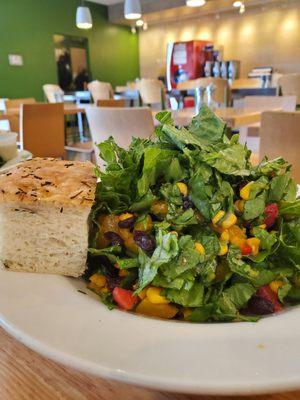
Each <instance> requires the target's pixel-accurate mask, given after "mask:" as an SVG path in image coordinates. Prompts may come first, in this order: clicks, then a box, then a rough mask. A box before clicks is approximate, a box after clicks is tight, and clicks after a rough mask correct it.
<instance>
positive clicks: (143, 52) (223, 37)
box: [139, 3, 300, 78]
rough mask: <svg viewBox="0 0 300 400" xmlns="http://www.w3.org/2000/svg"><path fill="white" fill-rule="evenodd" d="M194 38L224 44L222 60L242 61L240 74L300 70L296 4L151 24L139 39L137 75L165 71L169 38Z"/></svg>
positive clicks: (299, 18) (299, 24) (299, 8)
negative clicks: (269, 69)
mask: <svg viewBox="0 0 300 400" xmlns="http://www.w3.org/2000/svg"><path fill="white" fill-rule="evenodd" d="M193 39H200V40H201V39H202V40H211V41H212V42H213V43H214V44H215V46H217V47H223V49H224V53H223V54H224V59H235V60H241V62H242V63H241V77H246V76H247V74H248V72H249V71H250V70H251V69H252V68H253V67H257V66H269V65H270V66H273V67H274V68H276V69H278V70H279V72H282V73H290V72H300V3H299V4H298V5H294V6H290V7H280V6H279V7H278V8H276V9H269V10H268V9H267V8H266V10H264V11H263V10H262V9H260V10H259V11H257V10H256V11H251V12H247V11H246V13H245V14H243V15H239V14H238V13H236V14H227V15H225V14H221V15H220V19H216V18H215V16H207V17H201V18H190V19H186V20H182V21H179V22H162V23H161V24H158V25H154V26H150V27H149V29H148V30H147V31H142V32H141V33H140V38H139V48H140V69H141V77H149V78H155V77H157V76H159V75H162V74H164V71H165V57H166V46H167V43H168V42H170V41H183V40H193Z"/></svg>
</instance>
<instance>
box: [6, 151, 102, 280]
mask: <svg viewBox="0 0 300 400" xmlns="http://www.w3.org/2000/svg"><path fill="white" fill-rule="evenodd" d="M93 171H94V166H93V164H92V163H90V162H78V161H63V160H56V159H53V158H47V159H42V158H34V159H32V160H29V161H25V162H23V163H22V164H19V165H18V166H17V167H15V168H14V169H12V170H10V172H8V173H6V174H4V175H0V260H1V261H2V262H3V264H4V265H5V267H7V268H9V269H10V270H16V271H30V272H44V273H53V274H61V275H68V276H74V277H77V276H80V275H81V274H82V273H83V272H84V270H85V266H86V259H87V249H88V232H89V226H88V217H89V214H90V211H91V207H92V205H93V202H94V196H95V189H96V184H97V182H96V177H95V176H94V172H93Z"/></svg>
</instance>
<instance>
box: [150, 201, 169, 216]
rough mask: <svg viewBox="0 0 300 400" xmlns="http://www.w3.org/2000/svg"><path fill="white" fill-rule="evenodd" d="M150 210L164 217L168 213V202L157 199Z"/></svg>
mask: <svg viewBox="0 0 300 400" xmlns="http://www.w3.org/2000/svg"><path fill="white" fill-rule="evenodd" d="M150 211H151V213H152V214H154V215H160V216H162V217H163V216H165V215H167V214H168V203H167V202H166V201H164V200H155V201H153V202H152V204H151V207H150Z"/></svg>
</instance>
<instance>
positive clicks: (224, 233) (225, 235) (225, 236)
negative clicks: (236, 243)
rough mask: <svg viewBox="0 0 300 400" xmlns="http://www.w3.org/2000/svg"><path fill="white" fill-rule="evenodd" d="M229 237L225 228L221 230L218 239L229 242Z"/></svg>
mask: <svg viewBox="0 0 300 400" xmlns="http://www.w3.org/2000/svg"><path fill="white" fill-rule="evenodd" d="M229 239H230V236H229V232H228V230H227V229H225V231H223V232H222V233H221V236H220V240H221V241H222V242H225V243H227V242H229Z"/></svg>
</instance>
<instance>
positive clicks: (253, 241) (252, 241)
mask: <svg viewBox="0 0 300 400" xmlns="http://www.w3.org/2000/svg"><path fill="white" fill-rule="evenodd" d="M246 243H247V244H248V246H250V247H251V249H252V255H253V256H257V254H258V251H259V246H260V240H259V239H258V238H249V239H247V240H246Z"/></svg>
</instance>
